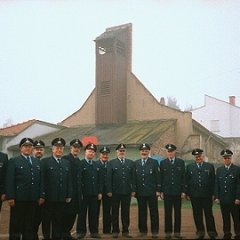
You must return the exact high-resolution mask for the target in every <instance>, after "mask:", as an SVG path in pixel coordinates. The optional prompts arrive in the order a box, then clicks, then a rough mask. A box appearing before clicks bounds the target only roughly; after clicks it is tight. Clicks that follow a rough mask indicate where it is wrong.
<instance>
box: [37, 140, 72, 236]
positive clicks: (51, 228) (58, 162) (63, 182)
mask: <svg viewBox="0 0 240 240" xmlns="http://www.w3.org/2000/svg"><path fill="white" fill-rule="evenodd" d="M65 144H66V142H65V140H64V139H63V138H61V137H58V138H55V139H53V140H52V156H51V157H47V158H44V159H42V160H41V167H42V169H41V170H42V171H41V182H42V188H43V195H42V198H44V199H45V203H44V205H43V208H42V232H43V237H44V239H61V238H63V227H62V226H63V219H64V206H65V204H67V203H69V202H70V201H71V197H72V182H71V177H70V164H69V161H68V160H66V159H64V158H63V151H64V146H65Z"/></svg>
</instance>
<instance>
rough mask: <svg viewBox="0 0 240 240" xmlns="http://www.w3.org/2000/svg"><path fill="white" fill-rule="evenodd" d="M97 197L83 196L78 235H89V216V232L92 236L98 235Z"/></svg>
mask: <svg viewBox="0 0 240 240" xmlns="http://www.w3.org/2000/svg"><path fill="white" fill-rule="evenodd" d="M97 204H98V199H97V195H93V196H88V195H83V198H82V202H81V206H80V212H79V214H78V221H77V233H78V234H81V235H85V234H86V233H87V225H86V221H87V216H88V225H89V231H90V233H91V234H96V233H98V215H97Z"/></svg>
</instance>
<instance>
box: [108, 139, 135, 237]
mask: <svg viewBox="0 0 240 240" xmlns="http://www.w3.org/2000/svg"><path fill="white" fill-rule="evenodd" d="M116 153H117V158H115V159H112V160H111V161H110V162H109V164H108V167H107V181H106V188H107V195H108V196H109V197H112V224H113V238H118V235H119V233H120V228H119V209H120V206H121V219H122V235H123V237H125V238H131V237H132V236H131V235H129V229H128V228H129V224H130V202H131V195H132V193H133V181H134V163H133V161H132V160H130V159H127V158H126V145H125V144H123V143H121V144H119V145H118V146H117V147H116Z"/></svg>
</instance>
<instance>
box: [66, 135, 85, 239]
mask: <svg viewBox="0 0 240 240" xmlns="http://www.w3.org/2000/svg"><path fill="white" fill-rule="evenodd" d="M82 146H83V145H82V142H81V141H80V140H79V139H73V140H72V141H71V142H70V153H69V154H68V155H66V156H64V158H65V159H67V160H68V161H69V163H70V177H71V179H72V200H71V202H70V203H68V204H66V205H65V209H64V219H63V224H64V225H63V228H64V239H68V240H71V239H74V238H73V237H72V236H71V230H72V228H73V225H74V222H75V220H76V216H77V214H78V212H79V203H80V200H81V198H82V197H81V192H80V187H81V186H80V182H79V178H78V176H79V173H80V159H79V154H80V152H81V148H82Z"/></svg>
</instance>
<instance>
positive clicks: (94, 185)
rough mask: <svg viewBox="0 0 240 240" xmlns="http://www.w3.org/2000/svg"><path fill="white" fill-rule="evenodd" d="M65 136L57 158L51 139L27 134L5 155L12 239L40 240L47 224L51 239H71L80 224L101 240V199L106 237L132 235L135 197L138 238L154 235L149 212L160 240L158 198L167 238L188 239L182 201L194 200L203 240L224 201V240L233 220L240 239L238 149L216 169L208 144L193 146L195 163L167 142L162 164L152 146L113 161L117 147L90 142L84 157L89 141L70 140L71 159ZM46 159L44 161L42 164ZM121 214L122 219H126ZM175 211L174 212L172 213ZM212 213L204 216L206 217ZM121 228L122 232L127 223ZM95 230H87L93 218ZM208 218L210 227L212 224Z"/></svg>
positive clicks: (81, 233) (0, 157) (0, 162)
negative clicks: (48, 147) (13, 153)
mask: <svg viewBox="0 0 240 240" xmlns="http://www.w3.org/2000/svg"><path fill="white" fill-rule="evenodd" d="M65 144H66V142H65V140H64V139H63V138H55V139H53V141H52V156H50V157H46V158H42V157H43V155H44V147H45V144H44V142H43V141H41V140H38V141H35V142H34V141H33V140H32V139H31V138H23V139H22V140H21V141H20V143H19V149H20V155H19V156H17V157H14V158H12V159H10V160H9V161H8V156H7V155H6V154H4V153H0V194H1V203H2V201H4V200H7V201H8V204H9V206H10V224H9V239H10V240H20V239H23V240H36V239H38V230H39V226H40V224H42V234H43V239H44V240H49V239H53V240H70V239H74V238H73V236H72V235H71V231H72V229H73V226H74V223H75V221H76V219H77V223H76V232H77V238H78V239H81V238H84V237H85V236H86V233H87V232H88V231H89V232H90V237H92V238H101V235H100V234H99V231H98V227H99V216H100V207H101V203H102V216H103V234H111V235H112V237H113V238H118V237H119V234H120V232H121V233H122V237H124V238H131V237H132V236H131V235H130V233H129V225H130V203H131V198H132V197H135V198H136V199H137V204H138V229H139V234H138V236H137V237H141V238H147V234H148V221H147V220H148V219H147V216H148V214H147V213H148V210H149V212H150V228H151V237H152V238H158V234H159V213H158V199H159V198H160V199H162V200H163V201H164V216H165V219H164V220H165V221H164V225H165V238H166V239H171V238H178V239H181V238H183V236H182V235H181V218H182V217H181V206H182V199H183V198H187V199H189V200H190V201H191V205H192V211H193V218H194V222H195V226H196V239H203V238H204V237H205V233H206V232H207V234H208V235H209V237H210V239H216V238H217V236H218V234H217V231H216V227H215V220H214V216H213V211H212V206H213V200H215V201H216V202H218V203H220V208H221V213H222V219H223V233H224V235H223V238H224V239H231V237H232V233H231V217H232V220H233V223H234V231H235V236H234V238H235V239H240V219H239V205H240V168H239V167H238V166H236V165H234V164H233V163H232V161H231V159H232V155H233V153H232V151H231V150H229V149H225V150H222V152H221V155H222V156H223V162H224V164H223V165H222V166H221V167H219V168H217V170H216V173H215V169H214V166H213V165H212V164H211V163H208V162H205V161H204V153H203V150H201V149H193V151H192V154H193V155H194V156H195V162H194V163H191V164H188V165H187V166H186V167H185V163H184V161H183V160H182V159H180V158H177V157H176V146H175V145H173V144H167V145H166V146H165V148H166V155H167V156H166V159H164V160H162V161H161V162H160V164H159V163H158V161H156V160H154V159H152V158H151V157H150V146H149V144H147V143H143V144H141V145H140V146H139V152H140V158H139V159H138V160H136V161H132V160H130V159H128V158H126V145H125V144H119V145H118V146H117V147H116V158H115V159H112V160H110V161H109V153H110V149H109V148H108V147H107V146H103V147H102V148H101V149H100V150H99V154H100V155H99V160H97V161H95V158H96V152H97V146H96V145H95V144H93V143H89V144H87V145H86V146H85V148H84V150H85V156H84V159H83V160H80V159H79V154H80V151H81V148H82V147H83V144H82V142H81V141H80V140H79V139H74V140H72V141H71V142H70V153H69V154H68V155H66V156H64V146H65ZM40 159H41V161H40ZM119 212H120V213H121V218H120V217H119ZM173 212H174V214H173ZM203 215H205V221H204V219H203ZM120 219H121V225H122V228H121V229H120V223H119V221H120ZM87 220H88V226H89V229H88V230H87V222H86V221H87ZM204 222H205V223H206V229H205V226H204V225H205V224H204Z"/></svg>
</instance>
